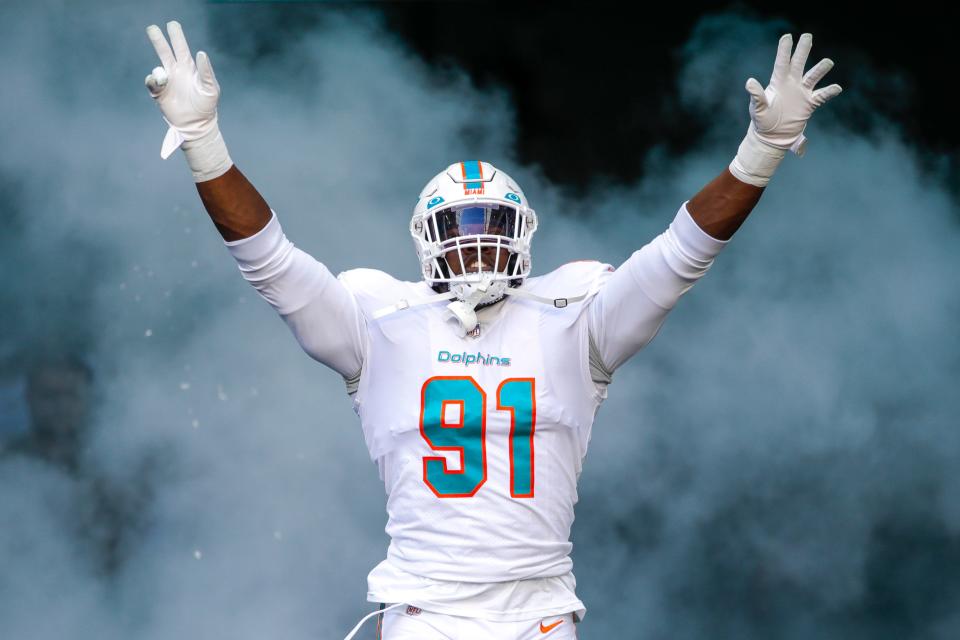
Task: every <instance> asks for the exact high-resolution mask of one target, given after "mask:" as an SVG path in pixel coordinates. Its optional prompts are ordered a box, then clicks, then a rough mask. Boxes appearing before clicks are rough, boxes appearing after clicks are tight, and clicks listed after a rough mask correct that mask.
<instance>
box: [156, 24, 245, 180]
mask: <svg viewBox="0 0 960 640" xmlns="http://www.w3.org/2000/svg"><path fill="white" fill-rule="evenodd" d="M167 33H168V34H169V35H170V43H169V44H168V43H167V40H166V38H164V36H163V32H162V31H160V28H159V27H158V26H157V25H154V24H152V25H150V26H149V27H147V37H149V38H150V42H151V43H153V48H154V49H155V50H156V52H157V55H158V56H159V57H160V63H161V64H162V65H163V66H161V67H156V68H155V69H154V70H153V71H152V72H151V73H150V75H148V76H147V77H146V78H145V79H144V83H145V84H146V86H147V90H148V91H149V92H150V95H151V96H152V97H153V99H154V100H155V101H156V103H157V106H158V107H159V108H160V113H162V114H163V119H164V120H166V121H167V124H169V125H170V128H169V129H168V130H167V135H166V137H164V139H163V146H162V147H161V149H160V157H162V158H164V159H166V158H168V157H170V154H172V153H173V152H174V151H176V149H177V148H178V147H180V146H181V145H182V147H183V152H184V155H186V157H187V162H188V163H189V165H190V169H191V171H192V172H193V178H194V180H195V181H196V182H203V181H206V180H212V179H213V178H216V177H217V176H220V175H222V174H224V173H226V171H227V170H228V169H229V168H230V167H231V166H232V165H233V162H232V161H231V160H230V155H229V154H228V153H227V147H226V145H225V144H224V142H223V137H222V136H221V135H220V128H219V127H218V125H217V101H218V100H219V99H220V85H219V84H218V83H217V78H216V76H215V75H214V74H213V67H212V66H211V65H210V58H209V57H208V56H207V54H206V53H204V52H203V51H200V52H198V53H197V60H196V62H194V59H193V56H192V55H191V54H190V47H189V46H188V45H187V39H186V38H185V37H184V35H183V29H182V28H181V27H180V23H179V22H176V21H171V22H168V23H167ZM171 45H172V48H171Z"/></svg>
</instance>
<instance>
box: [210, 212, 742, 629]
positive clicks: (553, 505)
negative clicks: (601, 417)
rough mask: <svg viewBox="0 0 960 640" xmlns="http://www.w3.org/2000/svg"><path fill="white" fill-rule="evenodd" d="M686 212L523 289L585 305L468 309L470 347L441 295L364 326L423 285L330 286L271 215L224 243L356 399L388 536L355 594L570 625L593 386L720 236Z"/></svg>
mask: <svg viewBox="0 0 960 640" xmlns="http://www.w3.org/2000/svg"><path fill="white" fill-rule="evenodd" d="M686 204H687V203H686V202H684V203H683V205H681V207H680V209H679V211H678V212H677V215H676V216H675V218H674V220H673V222H672V223H671V224H670V226H669V227H668V228H667V229H666V230H665V231H664V232H663V233H661V234H660V235H658V236H657V237H655V238H654V239H653V240H651V241H650V242H648V243H647V244H646V245H644V246H643V247H641V248H640V249H638V250H637V251H635V252H634V253H633V254H632V255H631V256H630V258H629V259H627V260H626V261H625V262H624V263H623V264H622V265H621V266H620V267H619V268H618V269H616V271H613V270H612V268H611V267H610V266H609V265H605V264H601V263H598V262H577V263H571V264H567V265H565V266H563V267H560V268H559V269H557V270H555V271H553V272H551V273H549V274H547V275H545V276H540V277H535V278H527V279H526V281H525V282H524V284H523V289H524V290H526V291H529V292H530V293H533V294H536V295H538V296H540V297H542V298H558V297H568V298H569V297H572V296H577V295H579V294H581V293H584V292H588V295H587V297H586V298H585V299H584V300H582V301H579V302H576V303H571V304H570V305H569V306H568V307H566V308H562V309H558V308H554V307H550V306H548V305H544V304H542V303H539V302H532V301H529V300H525V299H522V298H515V297H508V298H506V299H505V300H504V301H502V302H498V303H497V304H496V305H493V306H492V307H488V308H486V309H481V310H478V313H477V315H478V318H479V319H480V334H479V335H478V336H471V337H468V338H461V337H459V335H458V333H457V331H455V330H454V328H453V327H454V325H453V324H451V323H452V322H456V321H454V320H452V316H451V314H449V313H448V311H447V309H446V304H445V303H443V302H437V303H436V304H429V305H425V306H417V307H412V308H409V309H405V310H403V311H398V312H396V313H392V314H390V315H387V316H384V317H381V318H379V319H374V317H373V315H374V312H376V311H378V310H381V309H384V308H386V307H390V306H392V305H394V304H396V303H397V302H398V301H399V300H400V299H402V298H406V299H408V300H411V301H414V300H418V299H421V298H424V297H427V296H430V295H432V294H433V291H432V290H431V289H429V288H428V286H427V285H426V284H425V283H423V282H416V283H413V282H401V281H399V280H396V279H395V278H393V277H391V276H389V275H388V274H386V273H383V272H381V271H375V270H371V269H357V270H354V271H347V272H345V273H342V274H340V276H339V277H338V278H334V276H333V275H332V274H331V273H330V271H329V270H328V269H327V268H326V267H325V266H324V265H323V264H322V263H320V262H318V261H317V260H315V259H314V258H313V257H312V256H310V255H309V254H307V253H305V252H303V251H301V250H300V249H299V248H297V247H295V246H293V244H292V243H291V242H290V241H289V240H288V239H287V238H286V236H285V235H284V233H283V230H282V229H281V227H280V223H279V221H278V219H277V217H276V214H274V215H273V216H272V217H271V220H270V222H269V223H268V224H267V225H266V226H265V227H264V228H263V229H261V230H260V231H258V232H257V233H256V234H254V235H253V236H251V237H249V238H244V239H242V240H238V241H229V242H226V245H227V247H228V248H229V250H230V252H231V253H232V254H233V256H234V257H235V258H236V260H237V263H238V266H239V268H240V272H241V273H242V274H243V277H244V278H245V279H246V280H247V281H248V282H250V284H251V285H253V286H254V287H255V288H256V289H257V291H258V292H259V294H260V295H261V296H262V297H263V298H264V300H266V301H267V302H268V303H269V304H270V305H271V306H272V307H273V308H274V309H276V311H277V312H278V313H279V314H280V316H281V317H282V318H283V320H284V321H285V322H286V323H287V325H288V326H289V327H290V330H291V331H292V332H293V334H294V336H295V337H296V339H297V341H298V342H299V343H300V345H301V346H302V347H303V349H304V351H305V352H306V353H308V354H309V355H310V356H311V357H312V358H314V359H315V360H317V361H318V362H321V363H323V364H324V365H326V366H329V367H330V368H332V369H333V370H335V371H337V372H338V373H340V374H341V375H342V376H343V377H344V379H345V380H346V381H347V386H348V390H355V393H354V408H355V409H356V411H357V413H358V414H359V416H360V418H361V423H362V427H363V433H364V437H365V439H366V443H367V446H368V448H369V450H370V455H371V457H372V458H373V459H374V460H375V461H376V462H377V464H378V465H379V468H380V473H381V477H382V478H383V480H384V484H385V486H386V490H387V496H388V498H387V511H388V515H389V520H388V524H387V533H388V534H389V535H390V538H391V543H390V548H389V550H388V553H387V559H386V560H384V561H383V562H381V563H380V564H379V565H378V566H377V567H376V568H374V570H373V571H371V573H370V575H369V576H368V586H369V591H368V596H367V597H368V599H370V600H371V601H374V602H401V601H406V602H407V603H408V604H411V605H414V606H417V607H421V608H423V609H424V610H429V611H436V612H439V613H446V614H449V615H454V616H467V617H483V618H486V619H489V620H501V621H505V620H527V619H534V618H536V617H541V616H547V615H561V614H565V613H568V612H571V611H574V612H577V613H578V615H580V616H581V617H582V615H583V613H584V612H585V610H584V606H583V603H582V602H580V600H579V599H578V598H577V597H576V594H575V588H576V582H575V579H574V577H573V573H572V571H571V564H572V563H571V560H570V555H569V554H570V551H571V546H572V545H571V543H570V540H569V537H570V527H571V524H572V522H573V507H574V504H575V503H576V502H577V478H578V476H579V475H580V470H581V462H582V460H583V457H584V454H585V453H586V449H587V443H588V442H589V439H590V430H591V426H592V424H593V419H594V415H595V413H596V410H597V407H598V406H599V404H600V402H601V401H602V400H603V398H604V397H605V396H606V384H607V383H608V382H610V380H611V377H610V376H611V375H612V372H613V371H615V370H616V369H617V368H618V367H620V366H621V365H622V364H623V363H624V362H625V361H626V360H627V359H629V358H630V357H631V356H632V355H633V354H635V353H637V352H638V351H639V350H640V349H642V348H643V347H644V346H645V345H646V344H647V343H648V342H649V341H650V340H652V339H653V337H654V336H655V335H656V334H657V332H658V331H659V329H660V326H661V325H662V323H663V321H664V319H665V318H666V316H667V314H668V313H669V312H670V310H671V309H672V308H673V307H674V305H675V304H676V303H677V301H678V300H679V299H680V297H681V296H682V295H683V294H684V293H685V292H686V291H687V290H689V289H690V287H692V286H693V284H694V282H696V281H697V280H698V279H699V278H701V277H702V276H703V275H704V274H705V273H706V272H707V270H708V269H709V268H710V266H711V264H712V263H713V259H714V257H715V256H716V255H717V254H718V253H719V252H720V251H721V250H722V249H723V247H724V246H725V245H726V244H727V243H728V242H729V241H727V240H718V239H716V238H713V237H711V236H709V235H707V234H706V233H705V232H704V231H703V230H702V229H701V228H700V227H699V226H698V225H697V223H696V222H695V221H694V220H693V218H692V216H691V215H690V213H689V211H688V210H687V208H686ZM594 380H596V382H594Z"/></svg>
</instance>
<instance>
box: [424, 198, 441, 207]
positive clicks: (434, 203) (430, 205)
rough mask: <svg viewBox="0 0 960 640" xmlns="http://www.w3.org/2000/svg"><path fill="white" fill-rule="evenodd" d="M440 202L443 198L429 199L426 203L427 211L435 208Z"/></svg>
mask: <svg viewBox="0 0 960 640" xmlns="http://www.w3.org/2000/svg"><path fill="white" fill-rule="evenodd" d="M441 202H443V198H442V197H441V196H436V197H435V198H431V199H430V202H428V203H427V209H432V208H433V207H435V206H437V205H438V204H440V203H441Z"/></svg>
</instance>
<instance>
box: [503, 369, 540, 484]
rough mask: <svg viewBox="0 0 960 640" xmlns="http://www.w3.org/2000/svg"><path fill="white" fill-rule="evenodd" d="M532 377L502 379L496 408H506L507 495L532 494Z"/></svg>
mask: <svg viewBox="0 0 960 640" xmlns="http://www.w3.org/2000/svg"><path fill="white" fill-rule="evenodd" d="M535 397H536V394H535V393H534V388H533V378H516V379H511V380H504V381H503V382H502V383H500V388H499V389H497V409H504V410H507V411H510V414H511V418H510V496H511V497H513V498H532V497H533V475H534V474H533V431H534V425H535V424H536V422H537V409H536V401H535V400H534V398H535Z"/></svg>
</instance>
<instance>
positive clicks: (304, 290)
mask: <svg viewBox="0 0 960 640" xmlns="http://www.w3.org/2000/svg"><path fill="white" fill-rule="evenodd" d="M271 213H272V216H271V217H270V222H268V223H267V226H265V227H264V228H263V229H261V230H260V231H258V232H257V233H256V234H254V235H252V236H250V237H249V238H243V239H241V240H234V241H232V242H226V241H225V242H224V244H225V245H226V246H227V249H229V251H230V253H231V254H232V255H233V257H234V258H235V259H236V261H237V265H238V266H239V267H240V273H241V274H243V277H244V279H245V280H246V281H247V282H249V283H250V284H251V285H253V287H254V288H255V289H256V290H257V292H259V294H260V296H261V297H263V299H264V300H266V301H267V302H268V303H269V304H270V306H272V307H273V308H274V309H276V310H277V313H279V314H280V316H281V317H282V318H283V320H284V321H285V322H286V323H287V325H288V326H289V327H290V329H291V331H293V335H294V336H295V337H296V338H297V342H299V343H300V346H301V347H303V350H304V351H306V352H307V354H308V355H309V356H310V357H311V358H313V359H314V360H317V361H318V362H321V363H323V364H325V365H327V366H328V367H330V368H331V369H333V370H334V371H336V372H337V373H339V374H340V375H342V376H343V377H344V378H348V379H349V378H354V377H356V376H358V375H359V373H360V368H361V365H362V364H363V353H364V351H365V349H366V335H367V334H366V326H365V323H364V320H363V316H362V314H361V313H360V310H359V307H358V306H357V303H356V300H355V299H354V297H353V295H352V294H351V293H350V292H349V291H348V290H347V288H346V287H345V286H343V283H341V282H340V281H339V280H337V278H335V277H334V276H333V274H331V273H330V270H329V269H327V268H326V267H325V266H324V265H323V264H321V263H320V262H318V261H317V260H315V259H314V258H313V257H312V256H311V255H309V254H308V253H305V252H304V251H302V250H300V249H298V248H296V247H295V246H294V245H293V243H292V242H290V241H289V240H288V239H287V237H286V236H285V235H284V233H283V229H281V227H280V221H279V220H278V219H277V214H276V213H275V212H273V210H271Z"/></svg>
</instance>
